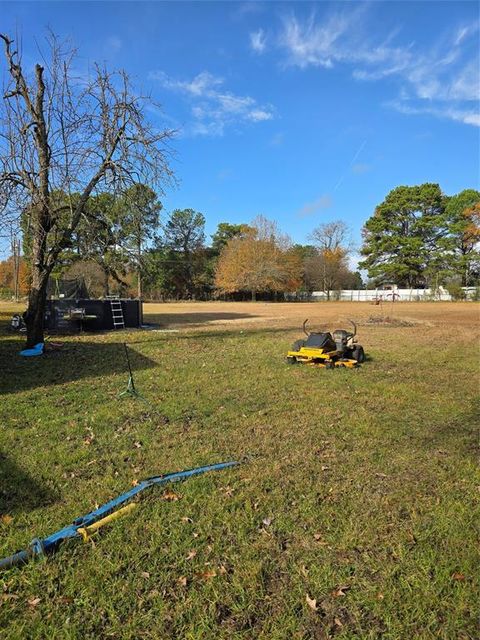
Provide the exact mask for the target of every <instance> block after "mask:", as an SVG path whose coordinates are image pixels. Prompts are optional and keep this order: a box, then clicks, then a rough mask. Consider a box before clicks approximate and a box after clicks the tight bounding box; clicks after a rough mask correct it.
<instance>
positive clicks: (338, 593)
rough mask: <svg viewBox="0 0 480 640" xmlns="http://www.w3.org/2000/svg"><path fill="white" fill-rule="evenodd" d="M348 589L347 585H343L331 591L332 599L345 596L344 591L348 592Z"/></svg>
mask: <svg viewBox="0 0 480 640" xmlns="http://www.w3.org/2000/svg"><path fill="white" fill-rule="evenodd" d="M349 589H350V587H349V586H348V585H343V586H342V587H337V588H336V589H334V590H333V591H332V596H333V597H334V598H341V597H342V596H346V595H347V594H346V593H345V591H348V590H349Z"/></svg>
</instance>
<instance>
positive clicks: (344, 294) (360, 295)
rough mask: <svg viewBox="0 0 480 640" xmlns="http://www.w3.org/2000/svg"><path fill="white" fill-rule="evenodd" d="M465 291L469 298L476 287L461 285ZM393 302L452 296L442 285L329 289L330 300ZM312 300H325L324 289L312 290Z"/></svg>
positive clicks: (448, 298) (447, 298) (440, 298)
mask: <svg viewBox="0 0 480 640" xmlns="http://www.w3.org/2000/svg"><path fill="white" fill-rule="evenodd" d="M462 289H463V290H464V291H465V295H466V299H467V300H471V299H472V297H473V295H474V293H475V291H476V289H475V287H462ZM393 297H394V298H395V302H420V301H422V300H423V301H427V300H445V301H449V300H451V299H452V296H451V295H450V294H449V293H448V291H447V290H446V289H444V288H443V287H439V288H438V289H394V290H385V289H361V290H357V291H356V290H353V289H342V290H341V291H331V292H330V300H345V301H350V302H372V301H373V300H380V299H381V300H383V301H384V302H391V300H392V298H393ZM311 299H312V300H326V299H327V294H326V293H325V292H324V291H313V292H312V296H311Z"/></svg>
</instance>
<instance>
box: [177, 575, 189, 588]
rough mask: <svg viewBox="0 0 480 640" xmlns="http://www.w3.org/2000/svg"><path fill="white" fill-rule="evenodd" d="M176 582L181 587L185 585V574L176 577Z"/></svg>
mask: <svg viewBox="0 0 480 640" xmlns="http://www.w3.org/2000/svg"><path fill="white" fill-rule="evenodd" d="M177 584H179V585H180V586H181V587H186V586H187V578H186V577H185V576H180V578H177Z"/></svg>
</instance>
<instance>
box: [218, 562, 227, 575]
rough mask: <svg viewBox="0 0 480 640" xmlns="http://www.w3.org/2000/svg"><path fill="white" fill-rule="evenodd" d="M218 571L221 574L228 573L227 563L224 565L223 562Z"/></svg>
mask: <svg viewBox="0 0 480 640" xmlns="http://www.w3.org/2000/svg"><path fill="white" fill-rule="evenodd" d="M218 573H219V574H220V575H221V576H224V575H225V574H226V573H227V569H226V567H225V565H223V564H221V565H220V567H219V569H218Z"/></svg>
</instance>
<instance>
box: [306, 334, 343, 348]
mask: <svg viewBox="0 0 480 640" xmlns="http://www.w3.org/2000/svg"><path fill="white" fill-rule="evenodd" d="M305 346H306V347H309V348H310V349H323V350H324V351H335V348H336V347H335V342H334V340H333V339H332V335H331V334H330V333H311V334H310V335H309V336H308V338H307V339H306V340H305Z"/></svg>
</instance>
